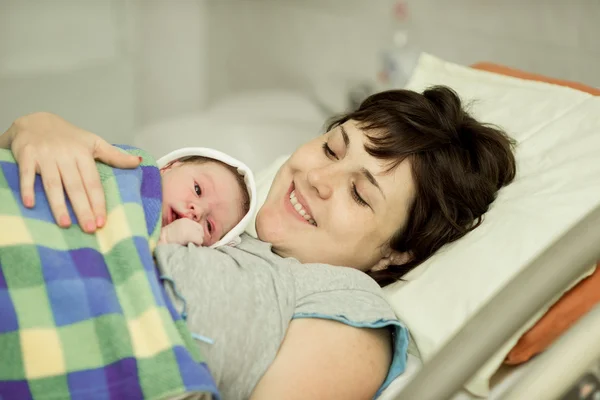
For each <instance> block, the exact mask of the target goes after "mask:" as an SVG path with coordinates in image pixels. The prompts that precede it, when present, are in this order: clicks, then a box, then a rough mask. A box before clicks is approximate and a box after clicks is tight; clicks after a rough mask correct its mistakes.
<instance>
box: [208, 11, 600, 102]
mask: <svg viewBox="0 0 600 400" xmlns="http://www.w3.org/2000/svg"><path fill="white" fill-rule="evenodd" d="M408 3H409V7H410V11H411V15H412V24H411V38H412V40H413V41H415V42H416V43H418V44H419V46H420V48H421V49H422V50H425V51H428V52H430V53H433V54H436V55H438V56H441V57H443V58H446V59H448V60H450V61H454V62H457V63H461V64H470V63H473V62H476V61H494V62H498V63H503V64H506V65H509V66H513V67H517V68H523V69H525V70H529V71H532V72H538V73H543V74H548V75H551V76H555V77H559V78H563V79H571V80H576V81H581V82H584V83H587V84H589V85H593V86H598V87H600V74H598V71H600V46H599V45H598V42H597V38H599V37H600V24H598V20H600V2H599V1H596V0H572V1H559V0H528V1H521V0H453V1H452V2H449V1H446V0H409V1H408ZM392 4H393V1H392V0H377V1H373V0H362V1H361V0H346V1H343V0H302V1H301V0H237V1H236V0H213V1H211V2H210V10H211V19H210V29H211V30H210V32H211V46H210V49H209V54H210V57H209V60H210V71H211V82H210V86H209V87H210V90H211V95H212V96H213V98H221V97H225V96H227V95H229V94H231V93H234V92H236V91H240V90H252V89H257V88H264V87H275V86H279V87H287V88H293V89H298V90H302V91H305V92H307V93H309V94H311V95H313V96H315V97H317V98H318V99H319V100H320V101H322V102H324V103H326V104H328V105H331V106H332V107H340V106H341V105H342V104H343V103H344V101H345V98H344V96H345V93H346V92H347V90H348V88H349V87H351V86H352V85H354V84H356V83H357V82H359V81H361V80H364V79H372V78H373V77H374V76H375V74H376V71H377V62H378V59H377V57H378V54H379V52H380V51H381V50H382V49H383V47H384V44H385V43H386V41H387V40H388V39H389V38H390V35H391V25H390V17H389V12H388V11H389V10H390V8H391V5H392Z"/></svg>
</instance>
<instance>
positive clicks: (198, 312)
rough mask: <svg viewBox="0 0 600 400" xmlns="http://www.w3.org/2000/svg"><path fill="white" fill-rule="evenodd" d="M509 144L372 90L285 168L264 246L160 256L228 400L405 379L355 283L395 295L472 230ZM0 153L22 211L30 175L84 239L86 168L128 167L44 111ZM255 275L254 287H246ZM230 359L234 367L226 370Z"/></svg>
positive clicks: (95, 205) (89, 207)
mask: <svg viewBox="0 0 600 400" xmlns="http://www.w3.org/2000/svg"><path fill="white" fill-rule="evenodd" d="M511 146H512V143H511V140H510V139H509V138H508V137H507V136H506V134H504V133H503V132H502V131H500V130H498V129H496V128H493V127H490V126H487V125H484V124H481V123H479V122H477V121H476V120H474V119H473V118H472V117H470V116H469V115H468V114H467V113H466V112H465V111H464V110H463V108H462V105H461V102H460V100H459V98H458V97H457V96H456V94H455V93H454V92H452V91H451V90H450V89H448V88H444V87H436V88H432V89H429V90H426V91H425V92H424V93H423V94H419V93H415V92H412V91H406V90H395V91H389V92H384V93H379V94H376V95H373V96H371V97H369V98H368V99H367V100H365V101H364V102H363V104H361V106H360V107H359V108H358V109H357V110H356V111H354V112H351V113H349V114H346V115H344V116H342V117H340V118H338V119H336V120H335V121H334V122H333V123H332V124H331V125H330V127H329V129H328V132H327V133H326V134H325V135H323V136H321V137H319V138H316V139H314V140H312V141H310V142H308V143H306V144H305V145H303V146H301V147H300V148H299V149H297V150H296V151H295V152H294V154H293V155H292V156H291V157H290V158H289V160H287V161H286V163H285V164H284V165H283V166H282V167H281V169H280V170H279V171H278V173H277V176H276V177H275V179H274V181H273V184H272V186H271V189H270V191H269V194H268V196H267V199H266V201H265V203H264V205H263V206H262V207H261V208H260V210H259V212H258V216H257V220H256V230H257V232H258V236H259V239H260V240H261V241H262V242H261V241H257V240H254V239H252V238H250V237H249V236H246V237H245V238H244V241H243V243H242V245H241V246H240V248H239V249H225V250H215V249H206V248H194V249H192V248H182V247H178V246H173V245H171V246H163V247H160V246H159V248H158V249H157V258H158V260H159V264H160V267H161V269H163V272H166V273H168V274H170V275H171V276H172V277H173V279H174V280H175V282H176V284H177V286H178V287H179V288H180V290H181V291H182V292H183V293H184V295H185V296H186V297H188V302H189V303H190V304H191V305H190V317H189V319H188V324H189V326H190V328H191V329H192V330H198V329H202V328H203V326H206V320H207V319H210V318H212V319H211V324H210V325H211V326H213V328H211V329H213V330H212V333H210V332H209V336H211V335H212V337H213V339H215V343H216V345H215V347H214V348H212V349H211V348H210V347H207V348H205V349H204V350H205V354H206V352H208V355H207V358H208V362H209V366H210V367H211V368H212V369H213V370H215V369H216V370H217V371H218V372H217V375H218V377H217V381H218V382H219V388H220V389H221V390H222V391H223V392H224V394H223V396H224V398H230V397H231V398H235V397H237V396H239V397H245V396H246V397H247V396H249V395H250V394H251V396H252V398H255V399H280V398H285V399H295V398H311V399H321V398H322V399H337V398H343V399H365V398H372V397H373V396H374V395H375V394H376V392H377V391H378V389H379V388H380V387H381V385H382V383H384V381H386V383H388V382H389V380H390V379H393V378H394V377H395V375H397V374H398V373H399V372H401V370H400V369H398V368H397V367H398V365H399V364H398V362H397V360H396V361H393V360H394V357H396V358H397V357H402V356H405V354H404V353H403V352H402V350H403V349H399V346H401V345H404V346H405V345H406V343H404V344H399V342H398V340H399V338H398V332H400V331H398V330H397V331H396V333H397V334H396V335H394V340H395V345H394V346H392V345H391V343H392V342H391V336H392V334H391V330H390V327H392V326H394V325H397V322H395V321H392V319H391V318H390V312H391V310H390V309H389V307H388V306H387V305H385V304H384V302H383V301H382V300H381V299H382V296H381V293H380V291H377V290H376V289H374V288H373V287H371V286H370V285H371V283H372V280H371V279H370V278H368V277H367V274H368V275H370V276H371V277H372V278H373V279H374V280H375V281H377V282H378V283H379V284H380V285H382V286H383V285H386V284H388V283H391V282H393V281H395V280H397V279H398V278H400V277H401V276H402V275H403V274H404V273H406V272H407V271H409V270H410V269H412V268H414V267H415V266H416V265H418V264H420V263H421V262H423V261H424V260H426V259H427V258H428V257H430V256H431V255H432V254H433V253H434V252H435V251H437V250H438V249H439V248H440V247H441V246H443V245H444V244H446V243H449V242H451V241H454V240H457V239H458V238H460V237H462V236H464V235H465V234H466V233H467V232H469V231H470V230H472V229H474V228H475V227H476V226H477V225H478V224H479V223H480V222H481V218H482V215H483V214H484V213H485V212H486V211H487V209H488V207H489V205H490V204H491V203H492V201H493V200H494V198H495V196H496V193H497V191H498V190H499V189H500V188H501V187H503V186H504V185H506V184H508V183H510V182H511V181H512V179H513V178H514V175H515V160H514V157H513V154H512V150H511ZM0 147H5V148H11V149H12V150H13V153H14V154H15V158H16V159H17V160H18V162H19V164H20V171H21V187H22V193H23V202H24V204H25V205H27V206H32V205H33V204H34V201H35V200H34V195H33V188H32V186H33V180H34V176H35V173H36V172H37V173H40V174H41V175H42V179H43V182H44V189H45V190H46V192H47V193H48V196H49V201H50V203H51V204H52V210H53V213H54V215H55V218H56V221H57V222H58V223H59V224H60V225H61V226H68V225H69V224H70V223H71V222H72V221H70V220H69V217H68V214H67V212H66V207H65V199H64V195H63V187H64V189H65V191H66V193H67V195H68V196H69V198H70V200H71V202H72V204H73V208H74V210H75V213H76V215H77V217H78V219H79V223H80V225H81V226H82V227H83V228H84V229H85V230H86V231H88V232H93V231H94V230H95V229H96V228H99V227H101V226H102V225H103V223H104V221H105V220H106V215H105V211H104V199H103V193H102V192H101V189H100V185H99V184H98V176H97V171H96V168H95V167H94V164H93V160H94V159H97V160H99V161H102V162H105V163H107V164H110V165H113V166H116V167H121V168H132V167H135V166H137V164H138V160H137V159H135V158H132V157H131V156H127V155H123V154H121V153H119V152H118V151H116V150H115V149H114V148H112V147H111V146H110V145H108V144H107V143H106V142H105V141H103V140H102V139H100V138H99V137H97V136H95V135H93V134H91V133H89V132H86V131H83V130H81V129H79V128H76V127H74V126H73V125H71V124H69V123H67V122H66V121H64V120H62V119H60V118H59V117H57V116H54V115H50V114H33V115H30V116H27V117H23V118H20V119H18V120H17V121H16V122H15V123H14V124H13V126H11V128H10V129H9V130H8V131H7V132H6V133H5V134H4V135H3V136H1V137H0ZM264 242H267V243H264ZM268 243H270V244H271V245H269V244H268ZM273 253H275V254H273ZM315 263H321V264H315ZM249 264H251V265H249ZM324 264H328V266H326V265H324ZM214 265H218V267H214ZM336 265H337V266H345V267H350V268H339V267H333V266H336ZM209 266H213V267H209ZM357 270H358V271H357ZM211 271H212V272H211ZM215 271H217V272H215ZM240 271H241V272H240ZM359 271H362V272H359ZM363 272H364V273H365V274H363ZM257 274H263V279H262V280H253V279H258V278H256V276H257ZM246 279H248V281H249V282H251V284H247V282H246ZM207 281H208V282H207ZM280 281H281V282H292V283H290V285H288V286H286V284H283V283H280ZM255 282H258V283H255ZM265 282H267V283H268V284H267V283H265ZM263 284H265V285H267V286H265V287H262V286H260V285H263ZM199 287H202V290H198V288H199ZM341 289H343V290H341ZM197 292H201V293H203V295H204V296H205V297H198V296H199V295H198V294H197ZM288 292H293V293H291V294H288ZM244 294H246V295H247V296H244ZM265 296H266V297H265ZM362 296H364V297H362ZM265 299H267V300H268V301H265ZM269 299H270V300H269ZM207 300H208V301H207ZM269 301H273V302H277V305H278V306H279V307H275V308H276V309H275V310H273V307H271V308H269ZM289 302H293V304H292V305H291V306H289V307H288V303H289ZM207 303H210V305H212V307H213V308H216V309H218V311H217V312H215V311H214V310H213V311H211V310H209V309H208V306H207V305H206V304H207ZM215 303H216V304H215ZM253 307H256V308H255V309H254V308H253ZM240 308H244V310H243V311H245V312H240ZM248 313H250V314H254V315H253V316H252V318H251V319H250V318H248V319H245V318H244V315H246V314H248ZM269 313H271V314H273V315H274V316H272V318H275V319H272V318H271V317H269V316H268V315H269ZM286 313H289V314H286ZM365 315H367V316H365ZM219 318H221V320H219ZM222 319H227V321H226V322H224V321H223V320H222ZM230 319H235V320H236V321H231V320H230ZM257 321H258V322H257ZM273 321H276V322H278V323H279V324H280V325H277V323H275V324H272V325H269V323H272V322H273ZM363 321H366V322H365V323H363ZM376 321H384V322H385V323H377V322H376ZM235 323H237V324H238V325H235V326H234V328H233V329H232V327H231V325H230V324H235ZM240 324H241V326H240ZM235 328H238V329H235ZM273 332H276V333H275V334H274V333H273ZM277 332H278V333H277ZM202 333H203V334H205V333H206V332H202ZM227 335H230V336H227ZM266 336H269V341H265V340H263V339H264V338H265V337H266ZM219 341H220V342H221V343H224V344H221V345H218V344H217V343H218V342H219ZM261 346H262V347H261ZM253 349H254V350H253ZM246 355H248V356H247V357H246ZM264 355H266V356H264ZM263 356H264V357H263ZM211 362H212V363H211ZM236 362H238V363H241V365H243V366H242V367H237V369H236V367H232V366H231V365H232V364H235V363H236ZM244 362H245V363H246V364H244ZM255 364H260V365H261V367H260V368H257V369H256V368H254V367H253V366H254V365H255ZM250 370H251V371H250ZM248 371H250V372H248ZM386 376H387V377H388V379H387V380H386ZM241 381H243V382H241ZM232 388H233V389H232ZM226 394H227V395H226ZM228 395H229V396H230V397H227V396H228Z"/></svg>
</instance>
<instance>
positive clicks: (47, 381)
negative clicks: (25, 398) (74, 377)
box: [28, 374, 71, 399]
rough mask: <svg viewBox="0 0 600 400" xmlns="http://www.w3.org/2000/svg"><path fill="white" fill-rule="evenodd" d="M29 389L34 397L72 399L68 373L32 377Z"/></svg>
mask: <svg viewBox="0 0 600 400" xmlns="http://www.w3.org/2000/svg"><path fill="white" fill-rule="evenodd" d="M28 383H29V390H31V395H32V397H33V398H34V399H70V398H71V395H70V392H69V383H68V382H67V375H66V374H65V375H59V376H53V377H50V378H39V379H31V380H30V381H29V382H28Z"/></svg>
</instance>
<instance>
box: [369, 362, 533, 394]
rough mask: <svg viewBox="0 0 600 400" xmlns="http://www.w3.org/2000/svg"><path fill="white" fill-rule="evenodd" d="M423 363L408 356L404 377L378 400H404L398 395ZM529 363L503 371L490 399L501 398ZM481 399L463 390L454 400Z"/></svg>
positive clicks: (394, 383)
mask: <svg viewBox="0 0 600 400" xmlns="http://www.w3.org/2000/svg"><path fill="white" fill-rule="evenodd" d="M422 365H423V363H422V362H421V360H419V358H417V357H415V356H413V355H412V354H409V355H408V359H407V362H406V370H405V371H404V373H403V374H402V375H400V376H399V377H398V378H396V379H395V380H394V382H392V383H391V384H390V386H388V388H387V389H386V390H384V391H383V393H382V394H381V396H380V397H379V399H378V400H398V399H402V397H398V395H399V394H400V393H401V392H402V389H404V387H405V386H406V385H407V384H408V382H410V380H411V379H412V378H413V377H414V376H415V374H416V373H417V372H419V370H420V369H421V366H422ZM529 365H530V364H529V363H525V364H522V365H521V366H519V367H513V368H510V369H503V370H502V371H501V373H500V374H498V375H499V376H498V379H497V380H495V381H496V382H495V383H494V385H493V386H492V388H491V390H490V395H489V397H488V399H489V400H496V399H499V398H500V397H501V395H502V394H503V393H504V392H505V391H506V390H507V389H508V388H509V387H510V386H511V385H512V384H513V383H514V382H515V381H516V380H517V379H518V378H519V377H520V376H521V375H522V374H523V373H524V372H525V371H526V370H527V368H529ZM479 399H481V397H476V396H474V395H473V394H471V393H469V392H467V391H466V390H461V391H460V392H458V393H456V394H455V395H454V397H453V398H452V400H479Z"/></svg>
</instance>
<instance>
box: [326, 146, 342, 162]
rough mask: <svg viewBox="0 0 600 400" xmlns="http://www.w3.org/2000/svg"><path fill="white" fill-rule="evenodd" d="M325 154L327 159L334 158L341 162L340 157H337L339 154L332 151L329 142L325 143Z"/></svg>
mask: <svg viewBox="0 0 600 400" xmlns="http://www.w3.org/2000/svg"><path fill="white" fill-rule="evenodd" d="M323 152H324V153H325V155H326V156H327V157H333V158H335V159H336V160H339V157H338V156H337V154H335V152H334V151H333V150H331V147H329V145H328V144H327V142H325V143H323Z"/></svg>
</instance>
